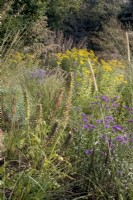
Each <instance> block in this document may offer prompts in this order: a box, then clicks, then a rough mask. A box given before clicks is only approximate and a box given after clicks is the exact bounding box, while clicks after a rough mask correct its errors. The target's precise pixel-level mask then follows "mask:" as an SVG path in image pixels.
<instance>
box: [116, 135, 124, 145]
mask: <svg viewBox="0 0 133 200" xmlns="http://www.w3.org/2000/svg"><path fill="white" fill-rule="evenodd" d="M116 139H117V141H118V142H122V143H124V144H127V137H126V136H123V137H122V136H121V135H118V136H117V138H116Z"/></svg>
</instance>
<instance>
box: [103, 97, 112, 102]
mask: <svg viewBox="0 0 133 200" xmlns="http://www.w3.org/2000/svg"><path fill="white" fill-rule="evenodd" d="M101 100H103V101H105V102H109V101H110V99H109V97H108V96H101Z"/></svg>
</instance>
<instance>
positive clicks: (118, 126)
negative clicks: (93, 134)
mask: <svg viewBox="0 0 133 200" xmlns="http://www.w3.org/2000/svg"><path fill="white" fill-rule="evenodd" d="M112 128H113V130H118V131H122V130H123V129H124V128H123V127H122V126H120V125H114V126H112Z"/></svg>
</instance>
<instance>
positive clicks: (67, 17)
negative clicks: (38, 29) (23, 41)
mask: <svg viewBox="0 0 133 200" xmlns="http://www.w3.org/2000/svg"><path fill="white" fill-rule="evenodd" d="M1 10H2V28H1V38H3V37H4V35H5V33H7V32H8V33H9V32H10V31H16V30H20V29H25V30H27V28H28V29H30V28H31V27H33V24H35V22H36V21H37V20H38V19H40V18H42V17H44V16H45V20H46V18H47V20H46V22H47V28H48V29H50V30H52V31H62V32H63V34H64V35H65V37H69V36H71V37H72V38H73V39H74V41H76V42H78V41H79V40H80V39H82V38H84V37H87V38H88V41H87V42H88V48H91V49H94V50H99V48H98V44H95V42H94V41H93V40H92V38H93V36H95V35H97V33H99V32H100V31H102V30H103V24H108V23H109V21H110V19H111V18H116V19H118V21H119V22H121V23H122V25H124V26H125V27H127V25H129V24H130V26H133V1H132V0H129V1H124V0H67V1H66V0H6V1H5V0H4V1H1ZM5 13H6V15H5ZM45 28H46V26H45ZM116 28H117V27H116ZM27 40H28V39H27ZM28 41H29V40H28ZM31 42H33V41H32V40H31Z"/></svg>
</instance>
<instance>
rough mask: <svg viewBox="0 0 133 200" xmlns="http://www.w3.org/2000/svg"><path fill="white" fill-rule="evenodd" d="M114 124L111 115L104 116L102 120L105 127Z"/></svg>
mask: <svg viewBox="0 0 133 200" xmlns="http://www.w3.org/2000/svg"><path fill="white" fill-rule="evenodd" d="M113 124H114V118H113V116H111V115H110V116H106V117H105V120H104V125H105V128H110V127H111V125H113Z"/></svg>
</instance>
